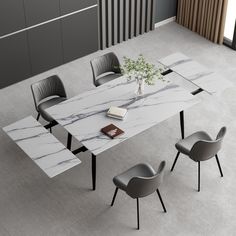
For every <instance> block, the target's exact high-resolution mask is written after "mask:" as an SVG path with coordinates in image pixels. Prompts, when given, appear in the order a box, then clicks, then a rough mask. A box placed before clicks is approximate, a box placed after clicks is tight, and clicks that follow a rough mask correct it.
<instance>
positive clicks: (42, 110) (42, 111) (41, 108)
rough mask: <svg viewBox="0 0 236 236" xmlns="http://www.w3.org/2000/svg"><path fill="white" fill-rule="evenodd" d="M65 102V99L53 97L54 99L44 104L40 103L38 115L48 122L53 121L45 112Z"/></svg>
mask: <svg viewBox="0 0 236 236" xmlns="http://www.w3.org/2000/svg"><path fill="white" fill-rule="evenodd" d="M65 100H66V98H65V97H55V98H51V99H49V100H47V101H45V102H42V103H40V104H39V105H38V110H39V113H40V115H41V116H42V117H43V118H44V119H45V120H46V121H48V122H51V121H53V118H52V117H51V116H50V115H49V114H48V113H47V112H46V111H45V110H46V109H47V108H49V107H52V106H54V105H56V104H58V103H61V102H63V101H65Z"/></svg>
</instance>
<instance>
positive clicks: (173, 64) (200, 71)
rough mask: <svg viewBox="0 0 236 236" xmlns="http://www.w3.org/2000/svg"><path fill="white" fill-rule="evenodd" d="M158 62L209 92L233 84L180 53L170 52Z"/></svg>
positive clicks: (220, 90)
mask: <svg viewBox="0 0 236 236" xmlns="http://www.w3.org/2000/svg"><path fill="white" fill-rule="evenodd" d="M159 62H160V63H162V64H163V65H165V66H167V67H169V68H170V69H172V70H173V71H175V72H176V73H178V74H179V75H181V76H183V77H184V78H185V79H187V80H189V81H191V82H192V83H194V84H196V85H197V86H198V87H200V88H202V89H203V90H205V91H206V92H208V93H211V94H215V93H218V92H222V91H224V90H225V89H227V88H230V87H232V86H233V85H232V83H231V82H230V81H228V80H227V79H225V78H222V76H220V75H219V74H217V73H216V72H213V71H210V70H209V69H207V68H206V67H205V66H203V65H201V64H200V63H198V62H196V61H194V60H192V59H191V58H189V57H187V56H186V55H184V54H182V53H174V54H171V55H169V56H167V57H165V58H162V59H161V60H159Z"/></svg>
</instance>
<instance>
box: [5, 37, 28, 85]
mask: <svg viewBox="0 0 236 236" xmlns="http://www.w3.org/2000/svg"><path fill="white" fill-rule="evenodd" d="M0 52H1V53H0V65H1V66H0V88H3V87H6V86H8V85H11V84H13V83H17V82H19V81H21V80H23V79H26V78H28V77H29V76H30V62H29V53H28V48H27V40H26V33H20V34H17V35H14V36H11V37H8V38H5V39H1V40H0Z"/></svg>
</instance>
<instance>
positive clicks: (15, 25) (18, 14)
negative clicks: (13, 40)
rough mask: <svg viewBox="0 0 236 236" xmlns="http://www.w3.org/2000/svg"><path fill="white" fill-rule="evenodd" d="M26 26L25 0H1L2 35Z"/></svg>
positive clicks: (0, 31) (0, 29)
mask: <svg viewBox="0 0 236 236" xmlns="http://www.w3.org/2000/svg"><path fill="white" fill-rule="evenodd" d="M24 27H25V16H24V5H23V0H1V1H0V36H3V35H4V34H8V33H12V32H14V31H17V30H19V29H22V28H24Z"/></svg>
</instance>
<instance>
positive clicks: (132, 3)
mask: <svg viewBox="0 0 236 236" xmlns="http://www.w3.org/2000/svg"><path fill="white" fill-rule="evenodd" d="M135 1H136V0H130V1H129V3H130V8H129V10H130V19H129V28H130V30H129V38H133V37H134V28H135Z"/></svg>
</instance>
